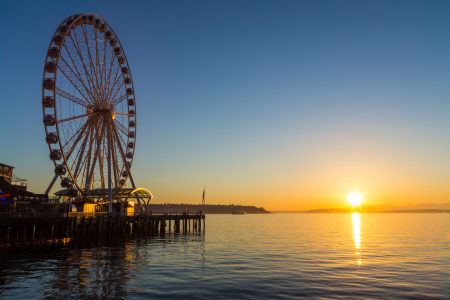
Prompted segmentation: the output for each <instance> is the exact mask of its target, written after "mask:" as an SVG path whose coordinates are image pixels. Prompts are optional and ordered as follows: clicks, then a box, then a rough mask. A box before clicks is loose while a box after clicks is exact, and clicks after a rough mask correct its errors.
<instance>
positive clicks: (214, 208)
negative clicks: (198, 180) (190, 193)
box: [149, 204, 270, 214]
mask: <svg viewBox="0 0 450 300" xmlns="http://www.w3.org/2000/svg"><path fill="white" fill-rule="evenodd" d="M186 206H187V210H188V211H189V212H191V213H192V212H198V211H203V212H206V213H207V214H231V213H232V212H233V211H234V210H243V211H245V212H246V213H247V214H270V211H267V210H265V209H264V208H262V207H256V206H241V205H212V204H207V205H206V207H205V208H204V206H203V204H169V205H168V209H169V212H178V213H183V212H184V211H185V210H186ZM149 210H150V211H152V212H164V204H149Z"/></svg>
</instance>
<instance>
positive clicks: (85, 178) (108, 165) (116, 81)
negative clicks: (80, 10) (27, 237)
mask: <svg viewBox="0 0 450 300" xmlns="http://www.w3.org/2000/svg"><path fill="white" fill-rule="evenodd" d="M42 106H43V115H44V125H45V133H46V138H45V140H46V142H47V144H48V147H49V150H50V160H52V161H53V162H54V164H55V176H54V178H53V181H52V183H51V184H50V186H49V187H48V189H47V191H46V194H48V192H49V191H50V189H51V188H52V186H53V184H54V183H55V181H57V179H58V178H59V179H60V183H61V187H63V188H67V189H68V191H67V195H68V196H74V197H75V196H77V195H79V194H83V195H85V196H87V195H89V192H90V191H91V190H94V189H103V190H107V191H108V200H109V201H111V191H112V190H113V189H116V190H117V189H121V188H123V187H124V186H125V185H126V184H127V181H128V179H130V182H131V184H132V186H133V188H135V185H134V182H133V178H132V176H131V171H130V169H131V166H132V164H133V157H134V151H135V147H136V99H135V96H134V86H133V80H132V77H131V71H130V67H129V65H128V60H127V58H126V56H125V52H124V50H123V48H122V45H121V43H120V41H119V39H118V37H117V35H116V34H115V32H114V30H113V29H112V28H111V26H110V25H109V24H108V23H107V22H106V21H105V20H103V19H102V18H101V17H99V16H97V15H93V14H81V15H73V16H70V17H68V18H67V19H65V20H64V21H63V22H62V23H61V25H60V26H59V27H58V29H57V30H56V31H55V33H54V35H53V37H52V40H51V42H50V45H49V48H48V52H47V56H46V58H45V66H44V75H43V86H42ZM105 200H106V199H105Z"/></svg>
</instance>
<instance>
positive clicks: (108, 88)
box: [105, 47, 120, 100]
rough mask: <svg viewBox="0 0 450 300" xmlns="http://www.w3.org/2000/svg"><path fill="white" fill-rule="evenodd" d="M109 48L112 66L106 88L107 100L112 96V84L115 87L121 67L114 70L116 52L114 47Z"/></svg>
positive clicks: (110, 66)
mask: <svg viewBox="0 0 450 300" xmlns="http://www.w3.org/2000/svg"><path fill="white" fill-rule="evenodd" d="M109 48H111V56H110V58H109V62H110V65H109V69H108V71H109V72H108V77H107V83H108V84H107V86H105V88H106V100H107V98H108V97H109V96H110V94H111V84H113V85H114V82H115V80H116V77H117V73H118V72H119V67H120V66H117V68H114V62H115V59H114V58H115V54H114V51H113V50H112V47H109ZM107 49H108V47H107ZM112 79H113V80H112ZM111 82H112V83H111Z"/></svg>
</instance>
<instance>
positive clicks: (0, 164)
mask: <svg viewBox="0 0 450 300" xmlns="http://www.w3.org/2000/svg"><path fill="white" fill-rule="evenodd" d="M0 166H4V167H10V168H14V167H13V166H8V165H5V164H2V163H0Z"/></svg>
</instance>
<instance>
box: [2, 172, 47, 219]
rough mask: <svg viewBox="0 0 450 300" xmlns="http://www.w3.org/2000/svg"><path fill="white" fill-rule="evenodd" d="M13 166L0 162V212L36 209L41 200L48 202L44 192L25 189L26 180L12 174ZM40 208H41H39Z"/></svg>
mask: <svg viewBox="0 0 450 300" xmlns="http://www.w3.org/2000/svg"><path fill="white" fill-rule="evenodd" d="M13 169H14V167H12V166H8V165H5V164H0V212H8V211H12V210H13V209H14V205H16V211H19V212H20V211H30V210H37V209H38V208H40V207H38V206H39V205H38V204H40V203H41V202H44V203H46V202H48V196H47V195H45V194H34V193H31V192H28V191H27V184H26V182H25V181H26V180H25V179H22V178H19V177H17V176H15V175H14V174H13ZM41 209H42V208H41Z"/></svg>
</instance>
